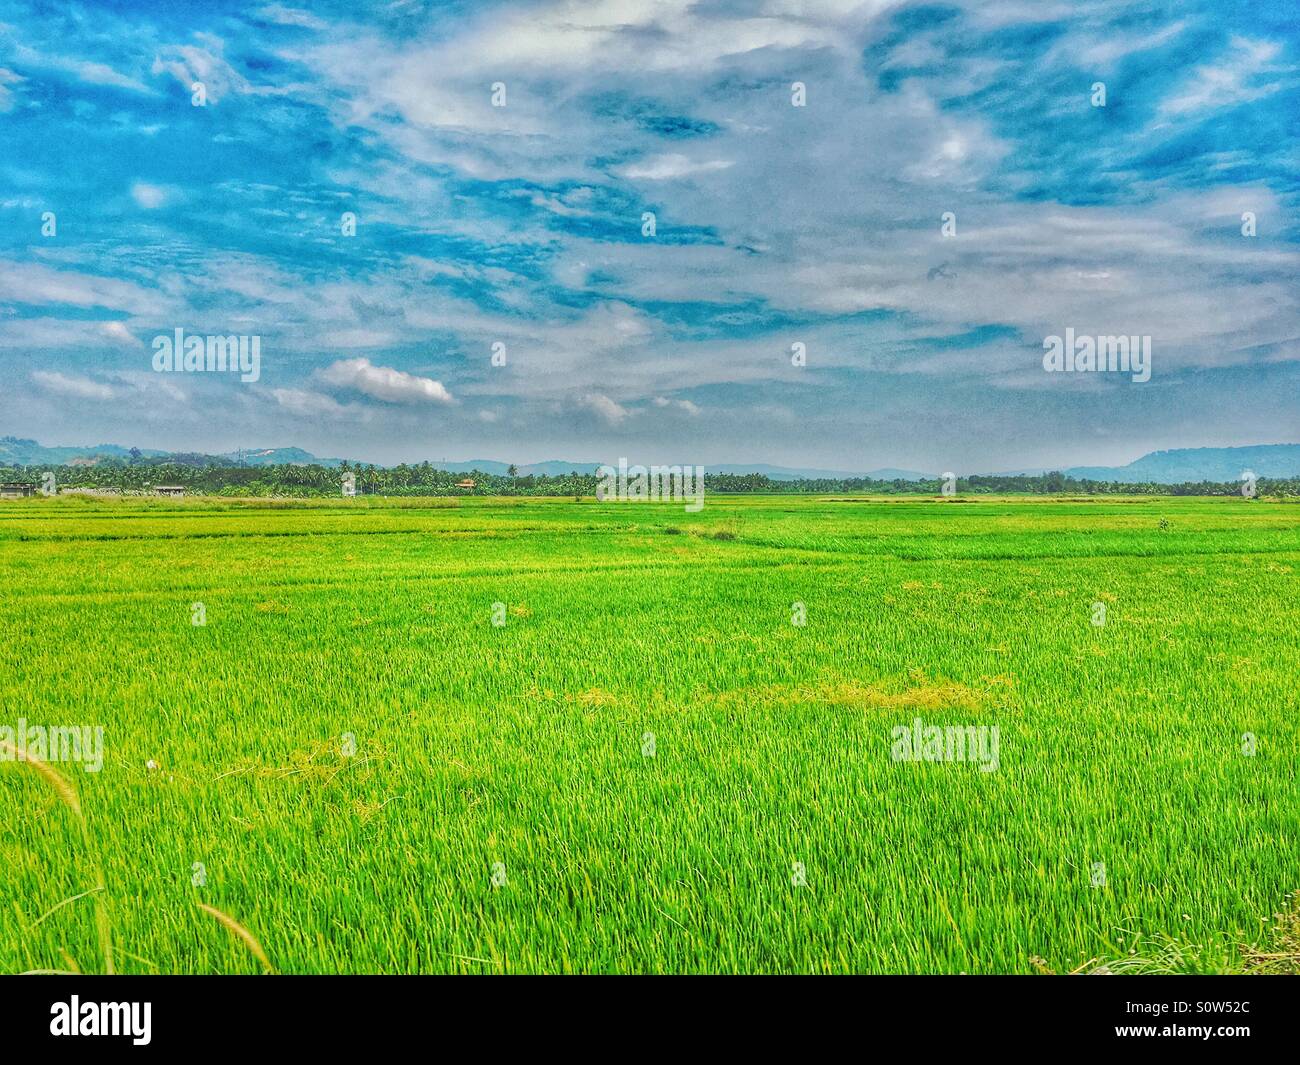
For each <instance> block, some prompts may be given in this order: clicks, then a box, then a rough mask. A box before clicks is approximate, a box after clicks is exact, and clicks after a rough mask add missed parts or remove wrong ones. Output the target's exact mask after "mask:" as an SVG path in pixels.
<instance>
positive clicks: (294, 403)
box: [271, 388, 347, 415]
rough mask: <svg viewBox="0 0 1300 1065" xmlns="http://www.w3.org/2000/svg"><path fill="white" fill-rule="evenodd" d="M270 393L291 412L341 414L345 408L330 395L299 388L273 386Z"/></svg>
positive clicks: (301, 413)
mask: <svg viewBox="0 0 1300 1065" xmlns="http://www.w3.org/2000/svg"><path fill="white" fill-rule="evenodd" d="M271 395H272V396H274V397H275V401H276V403H278V404H279V405H280V406H281V407H283V408H284V409H285V410H287V411H289V413H291V414H300V415H317V414H341V413H343V412H344V411H345V410H346V409H347V408H346V407H344V406H343V404H341V403H339V402H338V401H337V400H336V399H334V398H333V397H332V396H327V395H325V394H324V393H323V392H312V391H310V390H308V389H301V388H273V389H272V390H271Z"/></svg>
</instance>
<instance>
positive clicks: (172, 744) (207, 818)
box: [0, 497, 1300, 972]
mask: <svg viewBox="0 0 1300 1065" xmlns="http://www.w3.org/2000/svg"><path fill="white" fill-rule="evenodd" d="M1298 517H1300V512H1298V511H1297V510H1296V508H1295V507H1294V506H1288V505H1279V504H1264V503H1246V502H1245V501H1243V500H1185V499H1179V500H1171V499H1167V498H1161V499H1145V500H1143V499H1134V500H1106V501H1098V502H1091V501H1077V502H1070V501H1053V502H1047V501H1026V500H980V501H977V502H966V501H962V502H951V503H940V502H932V501H916V500H907V501H903V500H899V499H889V500H852V499H844V500H828V499H811V500H810V499H805V498H790V497H766V498H761V499H739V498H727V499H717V498H713V499H711V500H710V502H709V504H708V505H707V506H706V507H705V509H704V511H703V512H701V513H700V514H688V513H684V512H683V511H682V509H681V508H680V507H677V506H670V505H627V504H615V503H608V504H596V503H594V502H591V501H587V502H584V503H574V502H573V501H571V500H569V501H565V500H510V501H503V500H483V499H474V500H465V501H459V504H458V505H454V506H453V505H448V501H443V500H440V501H437V502H433V503H431V502H430V501H423V500H409V499H408V500H402V501H400V502H398V501H394V502H393V503H385V502H383V501H379V500H373V499H367V500H350V501H346V502H345V501H342V500H340V501H338V502H334V503H327V502H322V501H317V502H311V503H305V502H304V503H299V502H289V501H281V502H278V503H274V504H270V505H267V504H255V503H210V502H206V501H201V500H193V501H185V502H183V503H175V502H165V501H160V502H153V501H134V502H133V501H87V500H74V499H58V500H48V501H46V500H41V501H32V502H18V503H7V504H4V505H0V637H3V640H4V646H5V647H6V648H7V649H8V655H7V659H6V667H7V668H6V669H5V670H4V671H3V673H2V674H0V692H2V693H3V705H4V707H5V708H6V712H5V714H4V715H3V716H2V717H0V725H10V726H15V725H17V723H18V719H19V718H25V719H26V720H27V721H28V722H31V723H40V724H49V725H53V724H88V725H102V726H103V727H104V729H105V752H106V755H105V763H104V767H103V770H102V772H99V773H85V772H83V770H82V769H81V768H79V767H78V766H76V765H75V764H60V765H57V766H56V767H53V768H56V769H57V772H58V773H59V774H61V776H62V777H63V778H64V779H66V780H67V781H70V782H71V786H72V787H73V788H74V789H75V795H76V797H77V799H78V801H79V803H80V809H81V812H82V815H83V816H84V834H83V824H82V822H81V821H80V819H79V818H78V817H77V816H76V813H75V811H74V810H73V809H72V808H71V807H70V806H69V805H68V803H67V802H66V801H65V797H61V796H60V794H59V793H58V791H57V789H55V788H53V787H52V786H51V783H50V781H49V780H48V779H43V778H42V776H41V775H40V774H38V773H34V772H31V771H28V770H25V769H24V768H22V767H18V766H15V765H13V764H9V765H0V799H2V800H3V802H4V804H5V809H6V811H7V812H8V817H6V818H5V819H4V823H3V825H0V869H3V870H4V873H3V876H0V907H3V909H4V910H5V912H8V913H11V914H13V915H14V920H12V921H7V922H5V926H4V931H0V968H2V969H3V970H5V971H28V970H39V969H60V970H73V971H76V970H85V971H97V970H102V969H103V968H104V967H105V965H106V963H108V959H109V958H111V964H114V965H115V966H116V968H117V970H118V971H124V972H153V971H161V972H209V971H222V972H228V971H238V972H257V971H263V970H265V969H269V968H272V967H273V968H274V969H275V970H278V971H280V972H344V971H346V972H355V971H362V972H369V971H399V972H414V971H428V972H442V971H453V972H458V971H468V972H493V971H511V972H522V971H601V972H603V971H636V972H646V971H653V972H695V971H761V972H778V971H780V972H788V971H793V972H831V971H871V972H877V971H891V972H1035V971H1053V972H1071V971H1089V970H1090V969H1095V968H1097V967H1099V966H1108V967H1110V968H1111V969H1112V970H1115V971H1121V970H1123V969H1124V968H1125V967H1129V968H1135V969H1136V968H1141V967H1142V965H1143V964H1144V963H1149V965H1150V966H1153V967H1156V968H1159V967H1162V966H1163V967H1168V968H1174V969H1176V970H1178V971H1220V970H1236V969H1245V968H1250V969H1252V970H1255V971H1281V970H1285V969H1287V968H1288V967H1289V968H1291V969H1294V968H1295V964H1296V959H1295V954H1296V945H1295V939H1294V928H1293V926H1288V925H1286V924H1285V922H1278V921H1275V920H1274V918H1273V915H1274V914H1276V913H1285V912H1289V911H1288V910H1287V907H1288V905H1289V902H1288V899H1287V893H1288V892H1290V891H1292V890H1293V889H1294V888H1295V887H1296V886H1297V881H1298V879H1300V782H1298V780H1297V774H1296V771H1295V764H1296V763H1295V754H1296V751H1297V749H1298V747H1297V720H1298V715H1297V711H1298V709H1300V705H1298V704H1300V699H1298V698H1297V692H1296V676H1297V668H1296V667H1297V663H1298V662H1300V620H1298V618H1300V615H1298V613H1297V610H1296V607H1295V604H1296V602H1297V598H1298V597H1297V592H1298V591H1300V580H1298V578H1297V569H1296V567H1297V562H1298V561H1300V535H1297V531H1298V527H1300V522H1298V521H1297V518H1298ZM1162 519H1163V521H1164V527H1163V528H1162V527H1161V520H1162ZM674 531H675V532H674ZM196 603H202V604H203V607H204V613H205V619H206V624H204V625H201V626H199V625H194V624H192V623H191V622H192V617H193V613H194V611H193V607H194V604H196ZM796 603H798V604H802V605H803V612H804V614H805V616H806V624H804V625H802V626H800V625H796V624H793V623H792V619H793V618H795V617H796V616H797V615H798V614H799V611H798V609H797V608H796V607H795V604H796ZM1097 603H1101V604H1104V605H1105V607H1106V623H1105V625H1104V626H1100V627H1099V626H1095V625H1094V624H1093V620H1094V617H1095V616H1096V611H1095V606H1094V604H1097ZM494 604H502V605H503V612H502V607H494ZM494 610H495V612H496V616H497V617H498V619H500V618H502V617H503V618H504V622H505V624H504V625H502V626H496V625H494V624H493V618H494ZM917 717H920V718H921V719H922V720H923V722H924V723H925V724H927V725H929V724H935V725H949V724H953V725H956V724H961V725H977V726H978V725H989V726H992V725H997V726H998V728H999V732H1000V750H999V764H998V768H997V770H996V771H992V772H983V771H981V770H980V768H979V766H977V765H973V764H961V763H948V762H934V763H926V762H896V761H894V760H893V759H892V758H891V755H890V751H891V730H892V729H893V728H894V727H895V726H897V725H903V724H908V723H911V722H912V721H913V720H914V719H915V718H917ZM1248 734H1249V738H1248ZM1246 748H1249V749H1251V750H1253V751H1254V753H1253V754H1247V753H1245V750H1246ZM348 752H353V753H348ZM151 765H152V766H154V767H156V768H151ZM101 878H102V879H101ZM101 889H102V890H101ZM200 905H202V906H206V907H212V908H214V909H215V910H217V911H219V912H220V914H222V915H223V916H225V917H226V918H227V919H228V920H229V921H231V922H234V924H235V925H236V926H238V927H239V928H241V929H243V930H244V932H245V933H246V934H247V936H248V937H249V938H251V939H252V940H253V942H256V943H257V944H259V946H260V947H262V948H264V952H265V955H266V959H265V963H263V961H261V960H259V959H258V958H257V957H256V955H255V952H253V951H252V949H251V947H249V946H248V943H247V940H245V939H244V938H243V937H241V936H240V935H239V934H238V933H237V932H235V930H234V929H233V928H232V927H231V926H230V925H229V924H226V923H225V922H223V921H222V920H220V918H217V917H216V915H215V914H212V913H205V912H204V911H203V910H201V909H200ZM101 914H102V916H99V915H101ZM105 923H108V924H109V925H110V926H111V945H110V948H109V949H110V953H107V954H106V950H105V943H104V924H105ZM1288 927H1290V928H1291V931H1290V932H1287V931H1286V929H1287V928H1288ZM1288 936H1289V939H1288ZM1273 955H1276V957H1273Z"/></svg>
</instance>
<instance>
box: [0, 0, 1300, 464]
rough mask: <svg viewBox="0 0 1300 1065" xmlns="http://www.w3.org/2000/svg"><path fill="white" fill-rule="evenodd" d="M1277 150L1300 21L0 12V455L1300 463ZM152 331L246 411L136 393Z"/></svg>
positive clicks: (672, 9) (193, 387)
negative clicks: (1242, 457) (1125, 350)
mask: <svg viewBox="0 0 1300 1065" xmlns="http://www.w3.org/2000/svg"><path fill="white" fill-rule="evenodd" d="M794 82H801V83H802V84H803V85H804V86H805V87H806V106H803V107H796V106H793V105H792V92H791V87H792V84H793V83H794ZM1097 82H1102V83H1104V85H1105V91H1106V105H1105V106H1104V107H1096V106H1093V103H1092V99H1091V97H1092V95H1093V92H1092V86H1093V85H1094V84H1095V83H1097ZM196 83H198V84H201V85H202V86H203V93H204V97H205V102H204V105H203V106H195V103H194V86H195V85H196ZM498 83H499V84H501V85H504V94H505V95H504V106H494V100H493V86H494V85H496V84H498ZM497 102H498V103H499V102H501V99H500V94H499V93H498V97H497ZM1298 134H1300V14H1297V7H1296V5H1295V3H1294V2H1293V0H1249V2H1241V3H1237V2H1201V3H1196V2H1185V3H1177V4H1158V3H1141V4H1139V3H1122V2H1114V0H1102V2H1090V0H1068V2H1062V3H1057V2H1055V0H1015V2H1005V3H1003V2H998V0H978V2H974V0H973V2H970V3H964V2H963V3H951V4H911V3H889V2H884V0H871V2H867V3H856V2H850V0H753V2H750V3H740V2H736V0H718V2H696V3H690V2H685V0H657V2H650V0H605V2H591V3H568V2H559V3H557V2H545V3H531V2H513V3H492V2H476V3H472V4H471V3H405V2H395V3H387V4H381V5H378V6H376V7H374V8H373V9H370V10H367V9H366V8H365V6H364V5H363V4H360V3H353V2H348V3H338V4H332V3H322V4H313V5H312V7H311V9H310V11H307V10H303V9H295V8H291V7H288V6H283V5H279V4H272V5H267V6H261V7H259V6H258V5H257V4H255V3H252V4H247V5H227V4H221V3H210V2H205V3H202V4H199V3H186V2H180V3H170V4H168V5H166V6H165V7H161V6H159V5H154V4H141V5H138V6H137V5H133V4H126V3H101V4H95V5H70V6H69V5H63V4H59V5H50V6H46V5H32V6H29V5H24V4H21V3H16V4H15V3H10V2H5V3H2V4H0V144H2V145H3V148H4V150H3V151H2V152H0V380H2V381H3V384H4V387H3V389H2V390H0V434H9V435H17V436H30V437H35V438H37V439H39V440H41V441H42V442H43V443H47V444H92V443H100V442H114V443H120V444H126V445H136V446H141V447H159V448H168V449H176V450H208V451H224V450H229V449H233V448H235V447H241V446H243V447H252V446H288V445H297V446H301V447H306V448H308V449H310V450H313V451H315V452H317V453H318V454H322V455H344V456H348V457H357V458H362V459H366V460H370V461H376V462H396V461H401V460H408V461H409V460H420V459H424V458H430V459H434V460H437V459H441V458H444V457H446V458H450V459H463V458H470V457H484V458H496V459H502V460H506V461H516V462H520V463H524V462H531V461H537V460H541V459H546V458H567V459H573V460H588V461H609V460H612V459H616V458H617V457H618V456H620V455H627V456H629V457H631V458H632V460H633V461H646V462H659V461H664V462H668V461H673V462H692V463H703V464H708V463H721V462H741V461H756V462H759V461H761V462H770V463H778V464H785V465H820V466H829V467H833V468H840V469H843V468H852V469H870V468H875V467H880V466H902V467H907V468H914V469H921V470H928V471H937V470H949V469H951V470H955V471H958V472H975V471H978V470H992V469H1008V468H1018V467H1023V466H1039V465H1054V466H1064V465H1085V464H1086V465H1097V464H1103V463H1122V462H1126V461H1129V460H1131V459H1133V458H1136V457H1137V456H1138V455H1140V454H1142V453H1144V452H1146V451H1149V450H1153V449H1157V448H1166V447H1183V446H1206V445H1214V446H1225V445H1235V444H1254V443H1272V442H1283V441H1295V440H1300V425H1298V424H1297V421H1298V418H1297V412H1298V411H1300V404H1298V403H1297V396H1298V395H1300V390H1298V387H1297V386H1300V366H1298V362H1300V288H1298V285H1297V281H1298V279H1300V222H1298V221H1297V214H1296V208H1297V203H1298V191H1300V186H1298V179H1300V149H1298V145H1300V136H1298ZM47 212H52V213H53V214H54V218H55V224H56V230H55V232H54V234H53V235H50V236H46V235H43V233H42V224H43V217H44V216H45V215H46V213H47ZM345 212H350V213H352V214H353V215H355V217H356V233H355V235H354V236H347V235H344V233H343V225H342V222H341V219H342V216H343V215H344V213H345ZM646 212H653V214H654V215H655V233H654V235H653V236H646V235H643V224H642V220H643V216H644V214H645V213H646ZM945 212H952V213H953V214H954V215H955V216H956V233H955V235H945V234H944V233H943V232H942V231H941V219H942V217H943V215H944V213H945ZM1244 212H1252V213H1253V214H1254V215H1255V218H1256V235H1255V236H1246V235H1243V233H1242V215H1243V213H1244ZM47 228H48V227H47ZM177 327H180V328H184V329H185V330H187V331H188V332H191V333H197V334H220V335H229V334H245V335H258V336H260V337H261V374H260V377H259V379H258V380H257V381H255V382H248V383H241V382H240V381H239V379H238V377H233V376H231V375H221V374H206V373H188V374H186V373H156V372H154V370H153V368H152V356H153V350H152V347H151V344H152V341H153V338H154V337H155V336H158V335H160V334H171V332H172V331H173V330H174V329H175V328H177ZM1066 328H1073V329H1074V330H1075V331H1076V333H1080V334H1085V333H1086V334H1100V335H1105V334H1125V335H1149V336H1151V338H1152V375H1151V380H1150V381H1148V382H1145V383H1137V382H1134V381H1132V380H1131V379H1130V378H1129V377H1128V376H1126V375H1121V374H1090V375H1078V374H1062V373H1058V374H1049V373H1046V372H1044V370H1043V365H1042V356H1043V340H1044V338H1045V337H1047V336H1049V335H1054V334H1055V335H1060V334H1064V332H1065V330H1066ZM796 343H801V344H803V345H805V346H806V351H807V364H806V365H805V366H802V367H800V366H794V365H792V364H791V350H792V345H793V344H796ZM494 344H500V345H504V351H505V365H504V366H501V365H494V364H493V361H492V351H493V345H494Z"/></svg>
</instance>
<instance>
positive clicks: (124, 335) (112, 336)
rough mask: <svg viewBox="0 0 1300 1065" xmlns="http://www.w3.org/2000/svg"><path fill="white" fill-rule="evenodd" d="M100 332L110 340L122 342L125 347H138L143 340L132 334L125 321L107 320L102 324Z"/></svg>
mask: <svg viewBox="0 0 1300 1065" xmlns="http://www.w3.org/2000/svg"><path fill="white" fill-rule="evenodd" d="M100 332H102V333H103V334H104V336H106V337H108V339H109V340H112V341H114V342H115V343H118V344H121V345H122V346H123V347H128V348H138V347H140V346H141V342H140V341H139V340H137V339H136V338H135V336H133V335H132V333H131V331H130V330H129V329H127V327H126V325H125V324H124V323H123V322H105V323H104V324H103V325H102V326H100Z"/></svg>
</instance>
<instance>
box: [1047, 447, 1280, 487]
mask: <svg viewBox="0 0 1300 1065" xmlns="http://www.w3.org/2000/svg"><path fill="white" fill-rule="evenodd" d="M1244 470H1250V471H1251V472H1252V473H1254V474H1255V475H1256V476H1257V477H1294V476H1296V475H1298V474H1300V444H1260V445H1258V446H1255V447H1188V448H1178V449H1176V450H1173V451H1152V452H1151V453H1150V454H1147V455H1143V456H1142V457H1141V458H1140V459H1137V460H1136V461H1134V462H1130V463H1129V464H1128V465H1127V466H1074V467H1071V468H1070V469H1068V470H1065V471H1063V472H1064V473H1065V474H1067V475H1068V476H1070V477H1086V478H1091V479H1093V480H1096V481H1119V482H1121V483H1127V484H1133V483H1137V482H1140V481H1152V482H1154V483H1156V484H1181V483H1183V482H1185V481H1236V480H1239V479H1240V477H1241V474H1242V471H1244Z"/></svg>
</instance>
